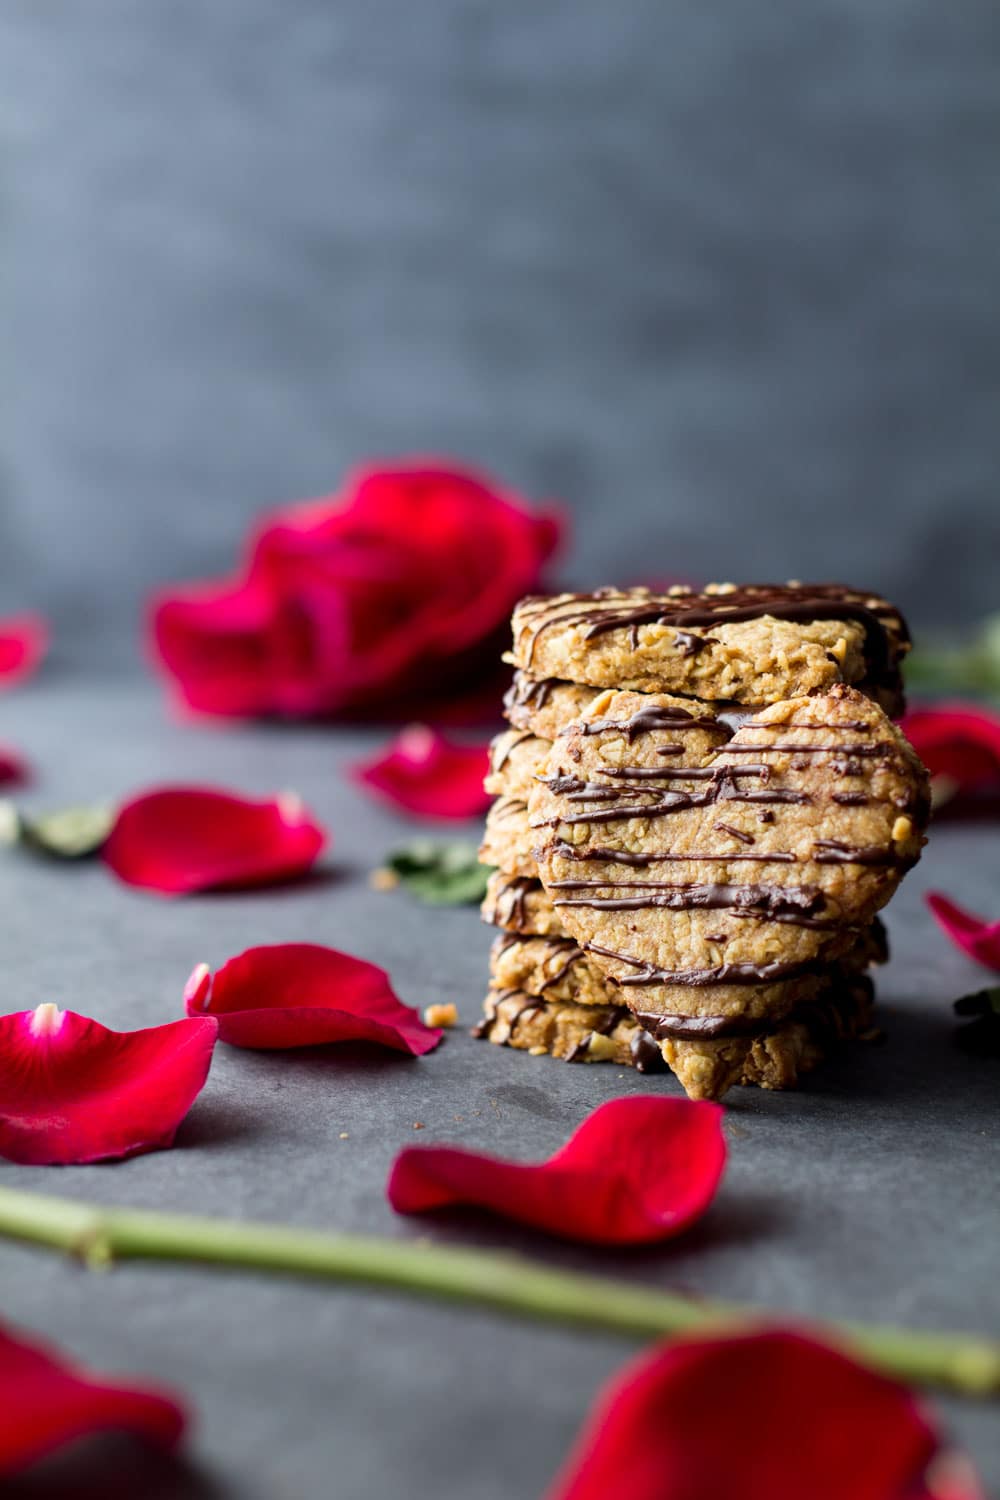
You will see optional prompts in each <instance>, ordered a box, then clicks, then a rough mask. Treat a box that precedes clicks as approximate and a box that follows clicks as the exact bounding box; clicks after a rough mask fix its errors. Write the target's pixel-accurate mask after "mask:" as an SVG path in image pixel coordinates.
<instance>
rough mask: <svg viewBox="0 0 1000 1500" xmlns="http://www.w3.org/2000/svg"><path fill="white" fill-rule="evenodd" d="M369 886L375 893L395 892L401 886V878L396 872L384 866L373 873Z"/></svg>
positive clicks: (369, 879) (370, 876) (369, 878)
mask: <svg viewBox="0 0 1000 1500" xmlns="http://www.w3.org/2000/svg"><path fill="white" fill-rule="evenodd" d="M368 884H369V885H370V886H371V888H372V890H373V891H394V890H395V889H396V887H397V885H398V884H399V876H398V875H397V874H396V872H395V870H389V869H387V868H386V867H385V866H384V865H383V866H382V868H381V869H378V870H373V871H372V872H371V874H370V875H369V877H368Z"/></svg>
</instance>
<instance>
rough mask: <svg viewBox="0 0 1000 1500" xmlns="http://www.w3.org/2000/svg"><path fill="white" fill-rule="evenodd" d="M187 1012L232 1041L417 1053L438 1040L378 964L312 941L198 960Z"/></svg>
mask: <svg viewBox="0 0 1000 1500" xmlns="http://www.w3.org/2000/svg"><path fill="white" fill-rule="evenodd" d="M184 1003H185V1008H186V1010H187V1013H188V1015H189V1016H196V1015H211V1016H213V1017H215V1018H216V1020H217V1021H218V1024H219V1036H220V1038H221V1039H222V1041H224V1042H230V1043H231V1044H232V1045H233V1046H235V1047H279V1048H286V1047H312V1046H316V1045H319V1044H321V1043H326V1042H359V1041H360V1042H377V1043H379V1044H380V1045H382V1046H383V1047H391V1048H392V1049H393V1050H394V1051H396V1052H409V1053H410V1054H411V1055H413V1056H414V1057H419V1056H421V1055H422V1054H423V1053H425V1052H430V1051H431V1049H432V1048H434V1047H436V1046H437V1044H438V1042H439V1041H440V1040H441V1032H440V1031H439V1030H437V1029H436V1028H434V1027H430V1026H425V1025H424V1023H423V1021H421V1019H420V1016H419V1014H418V1013H417V1011H415V1010H413V1009H412V1008H411V1007H410V1006H409V1005H404V1004H403V1002H402V1001H401V1000H400V999H399V998H398V996H397V995H396V994H395V992H394V991H393V988H392V985H391V984H390V982H389V976H388V974H386V972H385V970H384V969H379V968H377V967H376V965H375V964H370V963H367V962H366V961H365V960H364V959H362V958H353V957H352V956H351V955H350V954H349V953H339V952H338V951H337V950H336V949H335V948H323V947H320V946H319V945H318V944H316V943H277V944H274V945H272V946H269V947H262V948H248V949H247V951H246V952H245V953H241V954H240V955H239V956H238V957H237V958H231V959H230V960H229V962H228V963H225V964H223V966H222V968H221V969H219V971H218V972H217V973H216V974H215V975H214V976H213V975H212V974H211V972H210V970H209V969H208V967H207V965H205V964H199V966H198V967H197V968H196V969H195V971H194V973H193V974H192V975H191V978H190V979H189V980H188V983H187V988H186V990H185V992H184Z"/></svg>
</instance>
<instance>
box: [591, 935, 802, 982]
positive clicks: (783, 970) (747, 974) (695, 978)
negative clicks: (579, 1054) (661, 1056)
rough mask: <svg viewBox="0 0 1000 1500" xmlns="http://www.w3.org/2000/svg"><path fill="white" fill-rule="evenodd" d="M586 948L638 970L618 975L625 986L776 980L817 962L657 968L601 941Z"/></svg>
mask: <svg viewBox="0 0 1000 1500" xmlns="http://www.w3.org/2000/svg"><path fill="white" fill-rule="evenodd" d="M586 949H587V952H588V953H599V954H600V955H601V957H602V958H612V959H615V960H616V961H617V962H618V963H623V964H626V965H628V966H629V967H630V968H634V969H635V970H636V973H635V974H626V975H624V976H622V977H616V978H615V983H616V984H618V985H621V986H622V988H629V987H631V986H633V985H647V984H677V985H682V986H683V987H684V988H691V989H702V988H703V987H706V986H709V985H716V984H775V983H776V982H777V981H778V980H783V979H797V978H799V977H800V976H801V975H803V974H809V973H811V972H813V971H814V969H815V964H811V963H796V964H793V963H785V962H783V961H782V960H780V959H773V960H771V961H770V962H769V963H765V964H715V965H713V966H712V967H711V968H707V969H658V968H657V967H656V966H655V964H651V963H649V962H647V960H646V959H641V958H634V957H633V956H632V954H630V953H618V952H616V951H615V949H613V948H602V947H601V946H600V944H598V943H587V944H586Z"/></svg>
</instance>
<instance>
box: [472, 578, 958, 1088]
mask: <svg viewBox="0 0 1000 1500" xmlns="http://www.w3.org/2000/svg"><path fill="white" fill-rule="evenodd" d="M512 628H513V637H514V639H513V650H512V654H511V656H510V657H509V660H510V661H511V662H512V663H513V665H514V666H515V668H516V669H517V670H516V673H515V677H514V681H513V684H512V686H511V688H510V691H509V692H508V693H507V695H506V698H505V699H504V711H505V716H506V718H507V720H508V722H509V724H510V728H509V729H508V730H506V731H505V732H504V733H503V734H501V735H499V736H498V737H497V739H496V740H495V741H494V743H493V746H492V751H491V764H490V772H489V776H488V778H487V781H486V788H487V790H488V791H489V792H490V793H492V794H494V795H495V796H496V801H495V802H494V804H493V806H492V808H491V809H490V813H489V816H488V818H487V822H486V835H485V839H484V842H483V845H482V849H481V851H480V858H481V859H482V860H483V862H484V863H486V864H489V865H492V866H495V867H496V869H495V872H494V873H493V874H492V875H491V877H490V882H489V888H488V891H487V895H486V899H485V901H484V903H483V908H482V913H483V917H484V919H485V920H486V921H487V922H490V923H492V924H493V925H494V926H496V927H497V928H499V929H500V932H499V934H498V936H497V938H496V940H495V942H494V944H493V948H492V952H491V956H490V989H489V993H488V995H487V997H486V1003H485V1013H484V1018H483V1021H482V1022H481V1024H480V1025H479V1026H478V1027H477V1028H476V1031H477V1034H478V1035H480V1036H483V1037H486V1038H488V1039H489V1040H490V1041H491V1042H495V1043H497V1044H506V1045H508V1046H511V1047H515V1048H519V1049H522V1050H525V1051H527V1052H529V1053H531V1054H533V1055H542V1054H544V1053H550V1054H551V1055H552V1056H554V1057H558V1058H562V1059H563V1060H565V1061H567V1062H611V1063H615V1064H616V1065H618V1066H619V1067H620V1066H623V1065H630V1066H633V1067H636V1068H638V1069H640V1070H641V1071H652V1070H654V1069H663V1068H669V1069H670V1070H671V1071H672V1072H673V1073H674V1074H675V1075H676V1076H677V1078H678V1079H679V1080H680V1082H681V1083H682V1085H683V1086H684V1088H685V1090H686V1091H687V1093H688V1094H689V1095H690V1096H691V1097H692V1098H710V1099H717V1098H720V1097H721V1096H722V1095H723V1094H724V1093H725V1091H726V1090H727V1089H728V1088H729V1087H730V1086H731V1085H733V1084H757V1085H759V1086H761V1087H763V1088H788V1087H791V1086H793V1085H794V1084H795V1083H796V1081H797V1079H798V1077H799V1075H800V1074H802V1073H804V1072H805V1071H807V1070H808V1069H810V1068H812V1067H814V1066H815V1065H816V1064H817V1063H818V1062H820V1061H821V1060H822V1058H823V1057H824V1056H825V1055H826V1054H827V1053H828V1052H829V1051H830V1050H831V1048H832V1047H833V1046H834V1045H836V1044H838V1043H840V1042H843V1041H846V1040H849V1039H851V1038H857V1037H863V1036H865V1035H866V1034H871V1009H872V996H873V987H872V982H871V979H870V977H869V975H868V972H867V971H868V969H869V968H870V967H871V966H872V965H873V964H877V963H879V962H882V961H883V960H884V959H885V957H886V945H885V935H884V931H883V928H882V925H881V923H880V922H879V919H878V916H877V912H878V911H879V909H880V908H881V907H883V906H884V905H885V903H886V902H887V901H888V900H889V898H890V897H891V896H892V894H893V892H894V891H895V889H896V887H897V886H898V884H899V881H900V880H901V878H902V876H903V875H904V874H905V872H906V870H907V869H909V868H910V866H911V865H913V864H914V863H915V862H916V860H917V859H918V858H919V855H920V850H921V848H922V846H923V844H924V842H925V839H924V830H925V828H926V824H927V819H928V815H929V805H930V803H929V789H928V781H927V774H926V772H925V770H924V768H923V766H922V765H921V763H920V761H919V760H918V758H917V756H916V754H915V753H914V751H913V749H912V747H911V746H910V745H909V743H908V742H907V741H906V739H905V738H904V737H903V735H902V734H901V733H900V732H899V730H898V729H897V728H896V727H895V725H894V724H893V723H892V718H893V717H896V716H898V715H899V714H900V713H901V712H902V707H903V697H902V686H901V677H900V665H901V661H902V658H903V656H904V655H905V653H906V652H907V650H908V649H909V636H908V633H907V629H906V625H905V623H904V621H903V619H902V617H901V616H900V614H899V612H898V611H897V610H895V609H894V608H893V607H892V606H891V605H890V604H888V603H886V601H885V600H883V599H879V598H875V597H874V596H872V595H870V594H866V593H862V592H857V591H855V590H853V589H848V588H844V587H841V586H840V585H833V584H826V585H800V584H789V585H784V586H771V585H753V586H746V587H741V588H737V587H735V586H734V585H731V584H720V585H714V586H709V587H708V588H707V589H705V591H704V592H702V593H694V592H693V591H691V590H689V589H685V588H672V589H670V590H668V591H667V593H665V594H654V593H651V592H650V591H649V590H645V589H631V590H624V591H619V590H615V589H600V590H598V591H597V592H595V593H593V594H556V595H553V596H551V597H544V598H542V597H533V598H529V599H525V600H522V602H521V603H520V604H519V605H518V606H517V608H516V609H515V611H514V615H513V619H512Z"/></svg>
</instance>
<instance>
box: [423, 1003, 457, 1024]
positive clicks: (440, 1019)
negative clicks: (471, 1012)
mask: <svg viewBox="0 0 1000 1500" xmlns="http://www.w3.org/2000/svg"><path fill="white" fill-rule="evenodd" d="M457 1020H458V1006H457V1005H450V1004H449V1005H428V1006H427V1007H426V1009H425V1010H424V1021H425V1022H426V1024H427V1025H428V1026H454V1024H455V1022H456V1021H457Z"/></svg>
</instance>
